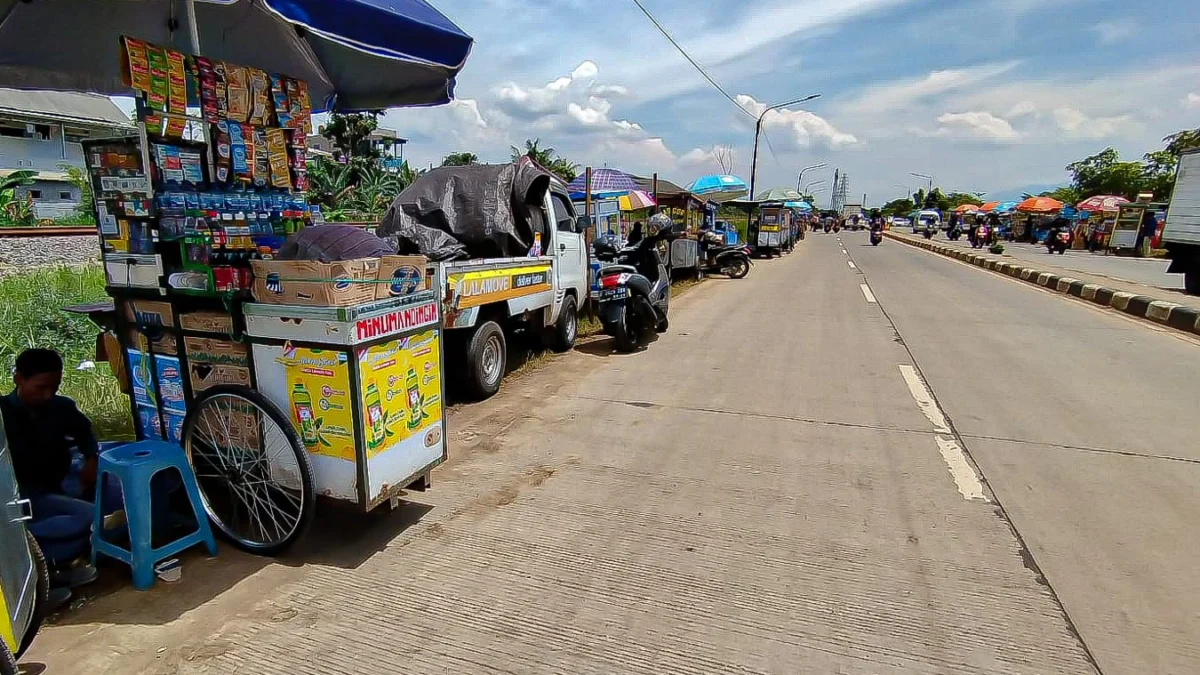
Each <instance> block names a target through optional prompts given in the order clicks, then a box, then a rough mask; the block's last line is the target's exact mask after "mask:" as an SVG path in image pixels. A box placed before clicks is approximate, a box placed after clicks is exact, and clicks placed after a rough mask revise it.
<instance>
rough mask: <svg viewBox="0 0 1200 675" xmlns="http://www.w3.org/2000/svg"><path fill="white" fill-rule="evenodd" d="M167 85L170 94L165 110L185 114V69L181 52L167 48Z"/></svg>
mask: <svg viewBox="0 0 1200 675" xmlns="http://www.w3.org/2000/svg"><path fill="white" fill-rule="evenodd" d="M166 54H167V86H168V89H169V91H170V96H169V97H168V99H167V110H169V111H170V112H172V113H175V114H176V115H186V114H187V71H186V70H185V69H184V67H183V54H181V53H179V52H177V51H174V50H167V53H166Z"/></svg>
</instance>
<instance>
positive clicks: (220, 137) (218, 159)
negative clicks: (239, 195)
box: [212, 120, 233, 185]
mask: <svg viewBox="0 0 1200 675" xmlns="http://www.w3.org/2000/svg"><path fill="white" fill-rule="evenodd" d="M212 138H213V141H212V143H213V168H214V169H215V170H216V175H215V176H214V177H213V181H214V182H216V183H218V184H222V185H223V184H225V183H228V182H229V170H230V168H231V167H232V166H233V140H232V139H231V138H230V136H229V123H228V122H226V121H225V120H221V121H219V122H217V123H216V124H214V125H213V134H212Z"/></svg>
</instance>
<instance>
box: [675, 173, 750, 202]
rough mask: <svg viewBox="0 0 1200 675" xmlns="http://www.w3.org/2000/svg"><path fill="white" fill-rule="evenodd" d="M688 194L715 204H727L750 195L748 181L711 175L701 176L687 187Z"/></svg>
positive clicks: (728, 176)
mask: <svg viewBox="0 0 1200 675" xmlns="http://www.w3.org/2000/svg"><path fill="white" fill-rule="evenodd" d="M687 189H688V192H691V193H692V194H696V195H703V196H705V197H708V198H709V199H711V200H713V201H715V202H727V201H730V200H733V199H737V198H738V197H744V196H746V195H747V194H749V193H750V187H749V186H747V185H746V181H744V180H742V179H741V178H738V177H737V176H730V175H722V174H711V175H708V176H701V177H700V178H697V179H696V180H694V181H692V184H691V185H689V186H688V187H687Z"/></svg>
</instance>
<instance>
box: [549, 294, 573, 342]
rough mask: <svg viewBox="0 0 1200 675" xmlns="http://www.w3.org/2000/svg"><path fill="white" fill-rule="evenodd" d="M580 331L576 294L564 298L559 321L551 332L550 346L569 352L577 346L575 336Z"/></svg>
mask: <svg viewBox="0 0 1200 675" xmlns="http://www.w3.org/2000/svg"><path fill="white" fill-rule="evenodd" d="M578 333H579V310H578V309H577V307H576V305H575V296H573V295H568V296H567V297H565V298H563V306H562V309H561V310H559V312H558V321H555V322H554V328H553V329H552V330H551V333H550V348H551V349H553V350H554V351H556V352H569V351H571V349H572V348H573V347H574V346H575V337H576V335H577V334H578Z"/></svg>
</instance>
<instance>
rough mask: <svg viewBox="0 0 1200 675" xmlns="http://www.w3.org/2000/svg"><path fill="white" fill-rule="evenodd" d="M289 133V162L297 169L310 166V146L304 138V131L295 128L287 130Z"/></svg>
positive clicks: (300, 169) (301, 169)
mask: <svg viewBox="0 0 1200 675" xmlns="http://www.w3.org/2000/svg"><path fill="white" fill-rule="evenodd" d="M286 133H287V135H288V140H289V141H290V142H289V143H288V164H289V166H291V167H292V169H295V170H297V171H303V170H304V169H306V168H307V167H308V148H307V145H306V141H305V140H304V132H303V131H301V130H299V129H295V130H292V131H288V132H286Z"/></svg>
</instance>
